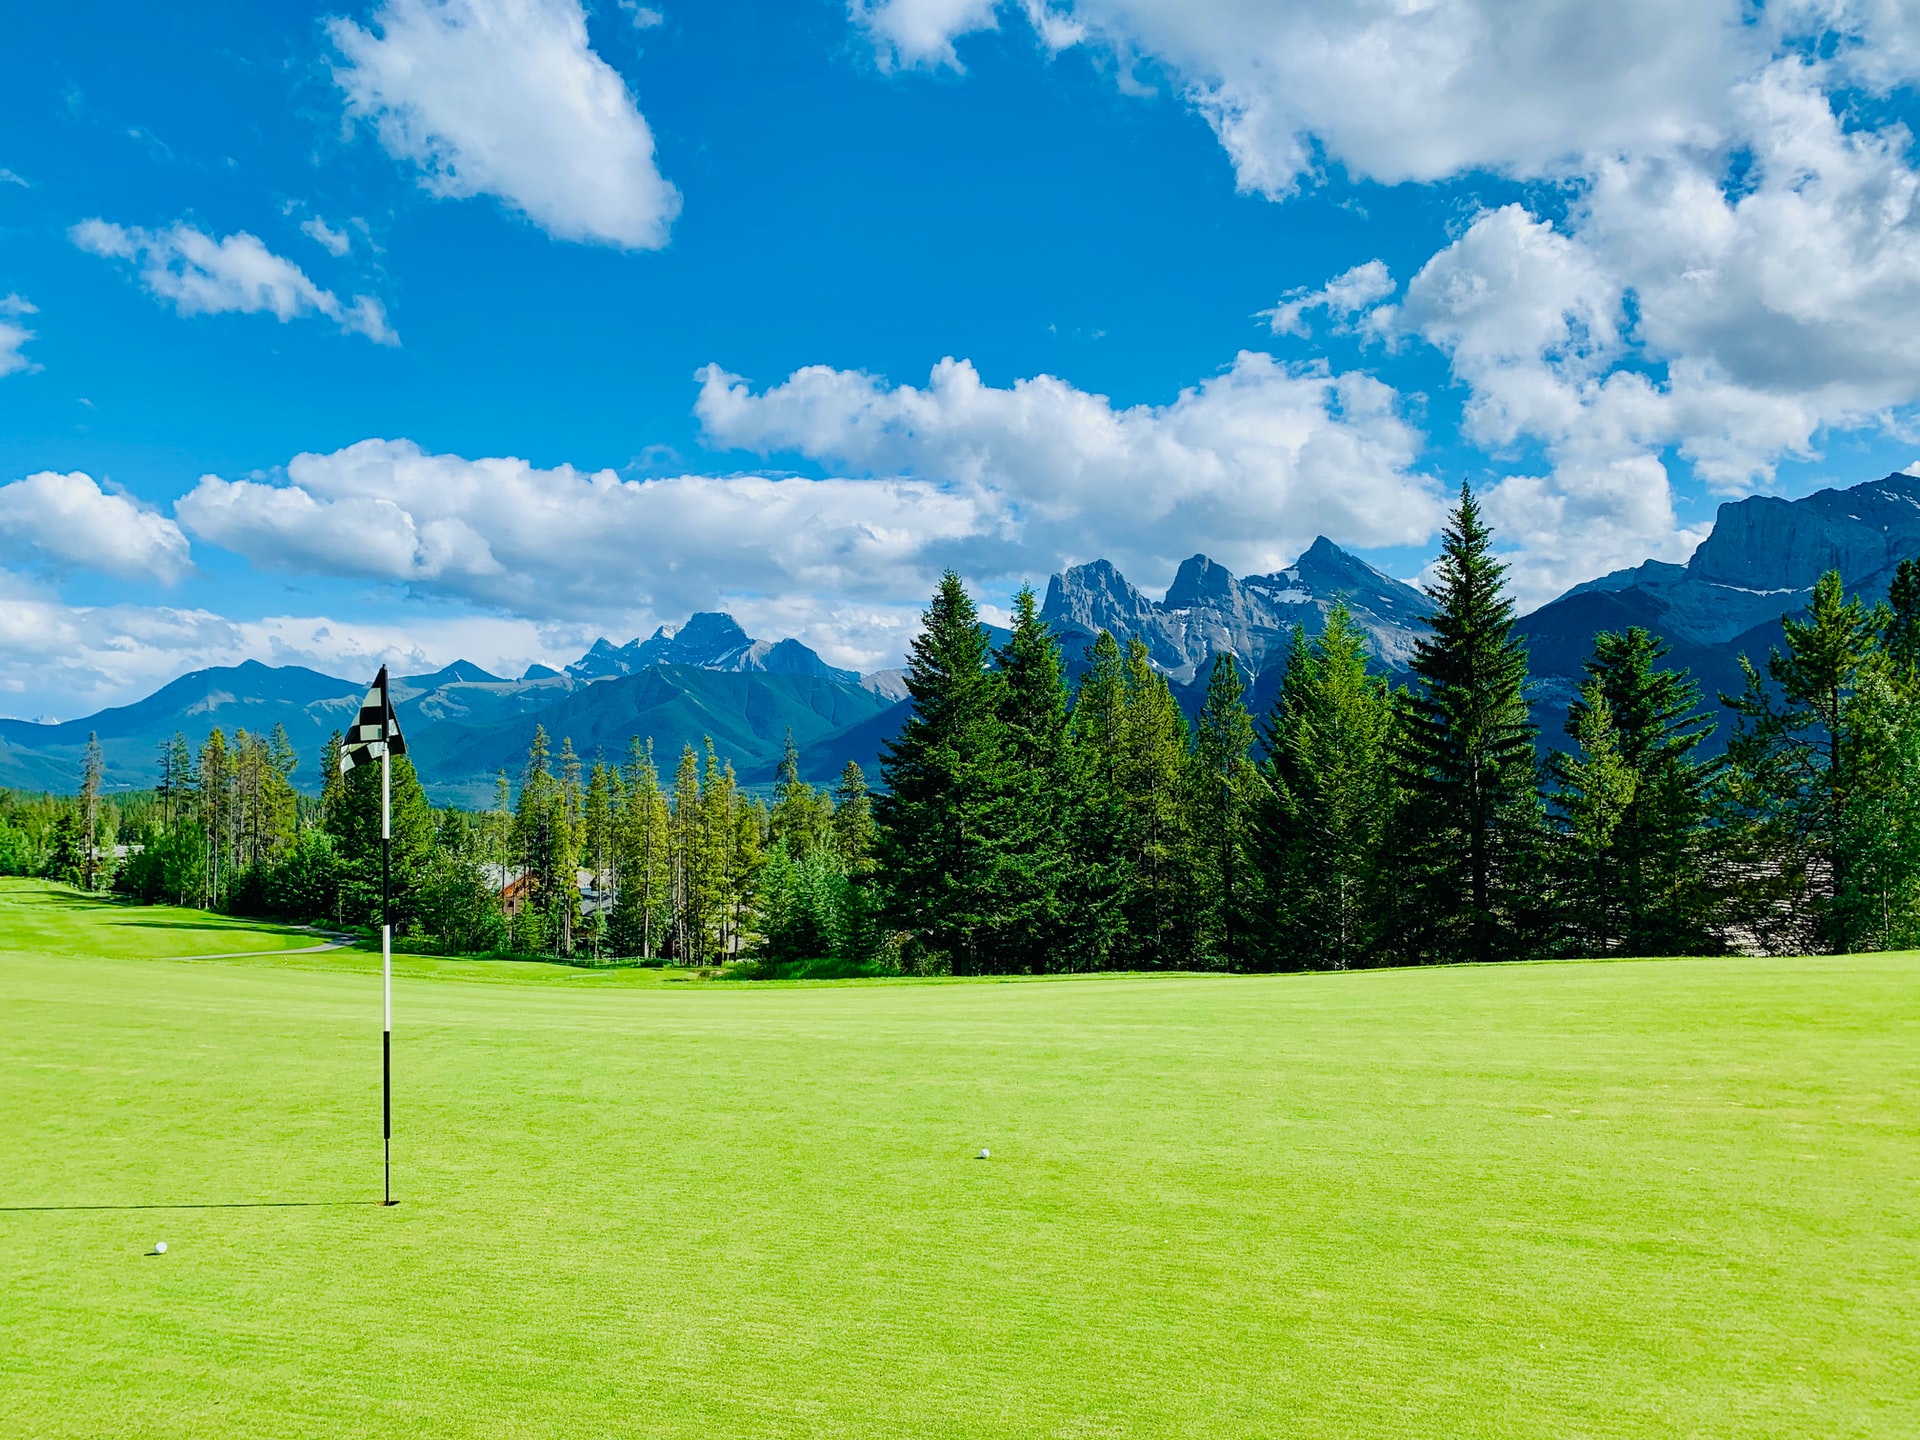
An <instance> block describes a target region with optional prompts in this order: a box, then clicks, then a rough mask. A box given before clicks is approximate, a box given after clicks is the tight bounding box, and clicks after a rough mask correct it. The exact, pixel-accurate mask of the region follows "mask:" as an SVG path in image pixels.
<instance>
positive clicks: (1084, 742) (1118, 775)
mask: <svg viewBox="0 0 1920 1440" xmlns="http://www.w3.org/2000/svg"><path fill="white" fill-rule="evenodd" d="M1126 702H1127V693H1126V666H1125V662H1124V661H1123V660H1122V658H1121V655H1120V645H1119V642H1118V641H1116V640H1115V639H1114V638H1113V636H1112V634H1111V633H1109V632H1108V631H1105V630H1102V631H1101V632H1100V633H1099V634H1098V635H1097V636H1095V637H1094V642H1093V644H1092V645H1091V646H1089V647H1088V649H1087V672H1086V674H1085V675H1083V676H1081V678H1080V686H1079V689H1078V690H1077V691H1076V692H1075V694H1074V699H1073V711H1072V714H1071V715H1070V716H1069V717H1068V722H1067V767H1066V781H1067V796H1068V800H1067V807H1068V808H1067V814H1066V824H1065V826H1064V827H1063V828H1064V830H1065V833H1066V836H1067V843H1068V851H1069V864H1068V867H1067V874H1066V883H1065V896H1066V910H1067V913H1068V914H1069V915H1071V916H1073V918H1074V926H1073V932H1072V935H1071V937H1070V939H1071V944H1070V945H1069V946H1068V947H1067V948H1066V949H1065V950H1064V951H1063V952H1061V953H1060V954H1058V955H1056V956H1055V965H1056V968H1059V969H1067V970H1083V969H1084V970H1104V969H1106V968H1107V967H1108V966H1110V965H1111V964H1113V963H1114V957H1115V955H1116V953H1117V952H1118V950H1119V948H1120V945H1121V940H1122V937H1123V935H1124V934H1125V931H1126V925H1127V916H1126V910H1125V902H1126V897H1127V895H1128V893H1129V887H1130V885H1131V880H1132V872H1131V870H1130V868H1129V856H1128V853H1127V840H1126V832H1127V823H1128V822H1127V795H1126V790H1125V787H1124V784H1123V778H1122V777H1123V772H1124V755H1123V740H1122V731H1123V719H1124V716H1125V714H1126Z"/></svg>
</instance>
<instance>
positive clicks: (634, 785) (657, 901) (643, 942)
mask: <svg viewBox="0 0 1920 1440" xmlns="http://www.w3.org/2000/svg"><path fill="white" fill-rule="evenodd" d="M622 784H623V786H624V789H625V792H626V798H625V804H624V807H623V809H622V811H621V814H620V816H619V835H620V841H619V846H618V849H617V851H616V854H617V864H618V898H617V899H616V900H615V903H614V911H613V943H614V946H615V949H616V950H617V951H618V952H619V953H620V954H623V955H639V956H641V957H642V958H644V959H648V960H651V959H652V958H653V956H654V954H655V953H656V948H657V947H658V945H659V944H660V939H661V936H662V935H663V934H664V933H667V932H666V931H665V930H664V929H663V927H662V925H661V914H662V911H663V909H668V908H670V907H668V897H669V892H670V877H671V873H672V866H671V862H670V859H669V855H668V849H669V834H670V830H671V826H672V816H671V815H670V814H669V812H668V809H667V799H666V796H665V795H663V794H661V792H660V773H659V771H658V770H657V769H656V768H655V766H654V763H653V741H652V739H651V738H649V739H648V740H646V741H645V742H644V743H642V741H641V740H640V739H639V737H637V736H636V737H635V738H634V739H633V740H632V742H631V743H630V744H629V745H628V748H627V762H626V767H625V774H624V776H623V777H622Z"/></svg>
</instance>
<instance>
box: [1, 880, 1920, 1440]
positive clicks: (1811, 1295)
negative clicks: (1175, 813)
mask: <svg viewBox="0 0 1920 1440" xmlns="http://www.w3.org/2000/svg"><path fill="white" fill-rule="evenodd" d="M318 939H319V937H316V936H313V935H310V934H306V933H293V932H280V931H273V930H271V929H269V930H260V929H257V928H249V927H247V926H244V925H238V924H234V923H233V922H229V921H224V920H218V919H213V918H210V917H202V916H199V915H197V914H195V913H194V912H185V911H172V910H165V909H152V910H133V909H119V908H115V907H111V906H106V905H101V904H96V903H94V902H91V901H87V900H85V899H83V898H81V897H78V896H75V895H72V894H69V893H65V892H56V891H54V890H52V889H50V888H48V887H46V886H43V885H40V884H38V883H36V882H26V881H4V882H0V946H3V947H4V950H0V1058H3V1059H4V1066H3V1068H0V1116H3V1117H4V1130H3V1131H0V1244H4V1247H5V1252H4V1261H5V1268H4V1281H0V1286H3V1287H4V1288H3V1289H0V1433H4V1434H6V1435H7V1436H9V1437H13V1436H116V1437H131V1436H244V1437H288V1436H329V1437H332V1436H344V1435H349V1434H353V1435H381V1436H387V1435H392V1436H408V1437H419V1440H425V1437H442V1436H486V1437H509V1436H513V1437H517V1436H540V1437H549V1436H551V1437H573V1436H601V1435H605V1436H716V1437H734V1436H829V1435H831V1436H850V1437H851V1436H860V1437H866V1436H891V1435H902V1436H906V1435H913V1436H918V1435H928V1436H1063V1437H1083V1436H1089V1437H1090V1436H1143V1437H1161V1436H1325V1437H1358V1436H1408V1435H1413V1436H1553V1437H1569V1436H1650V1437H1651V1436H1659V1437H1671V1436H1702V1437H1708V1436H1711V1437H1729V1436H1753V1437H1762V1436H1765V1437H1779V1436H1821V1437H1834V1436H1886V1437H1911V1436H1913V1435H1915V1434H1920V1342H1917V1341H1916V1339H1915V1334H1914V1331H1915V1316H1916V1315H1917V1314H1920V959H1916V957H1915V956H1913V955H1871V956H1855V957H1837V958H1836V957H1823V958H1815V959H1794V960H1773V959H1769V960H1746V959H1729V960H1699V961H1693V960H1680V961H1659V962H1637V963H1614V964H1529V965H1515V966H1508V967H1504V968H1462V969H1434V970H1425V971H1375V972H1359V973H1351V974H1338V975H1300V976H1272V977H1251V978H1227V977H1214V976H1172V975H1169V976H1109V977H1100V978H1089V979H1059V980H1044V981H1021V982H1002V983H993V982H949V983H937V982H899V983H893V982H848V983H839V984H829V985H813V986H807V985H797V986H783V985H754V984H746V983H718V982H700V981H690V980H675V979H667V978H663V977H662V976H661V974H660V973H659V972H657V971H614V972H587V971H574V970H565V969H561V968H558V967H551V966H541V965H518V964H484V963H479V962H468V963H460V962H441V961H432V960H422V959H412V958H407V959H402V960H399V961H396V966H397V972H398V973H397V977H396V981H395V986H394V994H395V999H394V1008H395V1072H396V1095H397V1102H396V1108H395V1128H396V1137H395V1146H394V1161H395V1191H396V1194H397V1195H399V1196H400V1197H401V1199H402V1202H403V1203H402V1204H400V1205H399V1206H397V1207H395V1208H393V1209H382V1208H381V1207H380V1206H378V1205H377V1204H375V1203H372V1202H374V1201H376V1200H377V1199H378V1196H379V1193H380V1130H379V1093H380V1070H379V1055H380V1050H379V1040H380V1035H379V1025H380V996H379V980H378V959H377V957H370V956H368V955H367V954H365V953H364V952H355V951H339V952H333V953H323V954H305V955H289V954H274V955H267V956H263V957H256V958H247V959H230V960H209V959H198V960H185V959H173V958H167V957H173V956H206V955H213V954H220V953H224V952H229V951H243V950H275V951H282V952H284V951H287V950H294V949H299V948H302V947H305V946H309V945H313V944H315V943H318ZM982 1146H988V1147H991V1150H992V1158H991V1159H989V1160H978V1159H975V1158H973V1157H974V1156H976V1155H977V1153H978V1152H979V1150H980V1148H981V1147H982ZM156 1207H158V1208H156ZM157 1240H166V1241H167V1242H168V1243H169V1247H170V1248H169V1252H168V1253H167V1254H166V1255H165V1256H163V1257H161V1256H151V1255H149V1254H148V1253H147V1252H148V1251H149V1250H150V1249H151V1248H152V1245H153V1243H154V1242H155V1241H157Z"/></svg>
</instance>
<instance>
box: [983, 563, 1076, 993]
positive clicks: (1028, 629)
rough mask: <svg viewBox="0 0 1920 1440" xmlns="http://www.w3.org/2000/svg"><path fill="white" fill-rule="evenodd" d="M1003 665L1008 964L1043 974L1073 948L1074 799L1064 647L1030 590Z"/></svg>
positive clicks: (1017, 612) (1018, 602) (1019, 601)
mask: <svg viewBox="0 0 1920 1440" xmlns="http://www.w3.org/2000/svg"><path fill="white" fill-rule="evenodd" d="M995 658H996V659H997V660H998V662H999V668H1000V677H1001V682H1002V688H1001V712H1000V713H1001V720H1002V722H1003V724H1004V726H1005V733H1006V759H1007V761H1008V764H1007V767H1006V771H1005V774H1006V789H1007V800H1008V802H1009V807H1008V812H1007V816H1008V822H1009V825H1010V826H1011V829H1010V832H1009V834H1008V835H1007V837H1006V852H1005V862H1004V865H1003V867H1002V871H1001V874H1002V881H1003V892H1002V896H1001V908H1002V911H1003V914H1004V928H1005V939H1004V960H1005V964H1006V965H1007V966H1008V968H1012V969H1017V970H1026V971H1030V972H1032V973H1034V974H1038V973H1040V972H1041V971H1043V970H1046V969H1048V968H1049V966H1050V964H1051V963H1052V959H1053V957H1054V955H1055V954H1056V952H1057V951H1058V950H1059V949H1060V948H1061V947H1062V946H1063V945H1065V944H1067V943H1069V939H1068V936H1067V934H1066V932H1065V930H1064V924H1065V918H1066V916H1065V907H1066V896H1065V893H1064V888H1065V884H1066V878H1067V877H1066V871H1067V865H1068V850H1067V834H1066V827H1065V825H1064V824H1063V820H1064V818H1065V811H1066V807H1067V804H1068V801H1069V798H1070V791H1069V785H1068V782H1067V776H1066V764H1067V685H1066V677H1065V674H1064V672H1063V669H1062V666H1061V663H1060V647H1059V645H1058V644H1057V643H1056V642H1055V640H1054V638H1053V633H1052V631H1051V630H1050V629H1049V628H1048V626H1047V622H1046V621H1045V620H1043V619H1041V618H1040V610H1039V604H1038V601H1037V600H1036V598H1035V596H1034V593H1033V589H1032V587H1031V586H1022V587H1021V589H1020V593H1019V594H1017V595H1016V596H1014V600H1013V632H1012V634H1011V635H1009V636H1008V638H1007V643H1006V644H1005V645H1003V646H1002V647H1001V648H1000V651H999V653H998V655H997V656H996V657H995Z"/></svg>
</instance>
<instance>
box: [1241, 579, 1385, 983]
mask: <svg viewBox="0 0 1920 1440" xmlns="http://www.w3.org/2000/svg"><path fill="white" fill-rule="evenodd" d="M1392 734H1393V700H1392V697H1391V695H1390V694H1389V692H1388V690H1387V684H1386V682H1385V681H1384V680H1382V679H1380V678H1378V677H1377V676H1373V675H1370V674H1368V673H1367V641H1366V637H1365V635H1364V634H1363V633H1362V632H1361V630H1360V628H1359V627H1358V626H1357V625H1355V624H1354V623H1353V619H1352V615H1351V613H1350V612H1349V611H1348V609H1347V608H1346V606H1345V605H1344V604H1336V605H1335V606H1334V607H1333V608H1332V609H1331V610H1330V611H1329V612H1328V615H1327V621H1326V628H1325V629H1324V630H1323V631H1322V632H1321V634H1320V635H1319V636H1318V637H1316V638H1315V639H1314V640H1312V641H1311V642H1309V641H1308V639H1307V636H1306V631H1305V630H1304V629H1303V628H1301V627H1298V626H1296V627H1295V629H1294V633H1293V641H1292V645H1291V648H1290V650H1289V653H1288V658H1287V668H1286V675H1285V677H1284V679H1283V681H1282V683H1281V687H1280V693H1279V694H1278V695H1277V696H1276V697H1275V699H1274V705H1273V710H1272V712H1271V714H1270V715H1269V717H1268V719H1267V723H1266V733H1265V737H1264V739H1265V748H1266V752H1267V753H1266V757H1265V759H1264V760H1263V761H1262V763H1261V766H1260V773H1261V777H1262V779H1263V780H1264V781H1265V782H1266V783H1265V784H1264V786H1262V787H1261V793H1260V795H1259V800H1258V803H1257V804H1256V805H1255V807H1254V815H1253V824H1252V827H1251V828H1252V835H1251V842H1250V848H1251V850H1252V852H1253V856H1254V858H1255V862H1256V863H1255V867H1254V869H1255V873H1256V876H1257V883H1258V889H1257V890H1256V892H1255V894H1256V897H1257V901H1258V905H1259V910H1260V913H1261V916H1262V919H1263V920H1264V922H1265V924H1264V927H1263V932H1262V937H1263V939H1264V942H1265V943H1264V945H1263V947H1261V948H1260V949H1259V950H1258V951H1256V958H1257V959H1258V960H1259V961H1260V963H1261V964H1263V965H1266V966H1271V967H1273V968H1276V969H1285V970H1293V969H1302V968H1305V969H1313V970H1347V969H1353V968H1356V967H1359V966H1363V965H1372V964H1377V963H1379V961H1380V960H1381V959H1382V958H1383V957H1382V947H1383V943H1384V938H1385V928H1386V927H1385V920H1386V917H1387V915H1388V913H1389V909H1390V907H1389V905H1388V903H1387V901H1388V896H1387V893H1386V891H1387V887H1386V882H1385V850H1386V841H1387V836H1388V831H1389V829H1390V827H1391V825H1392V823H1393V811H1394V789H1393V782H1392V776H1391V773H1390V767H1389V764H1388V759H1389V747H1390V744H1391V740H1392Z"/></svg>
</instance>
